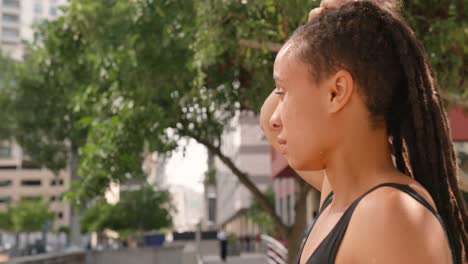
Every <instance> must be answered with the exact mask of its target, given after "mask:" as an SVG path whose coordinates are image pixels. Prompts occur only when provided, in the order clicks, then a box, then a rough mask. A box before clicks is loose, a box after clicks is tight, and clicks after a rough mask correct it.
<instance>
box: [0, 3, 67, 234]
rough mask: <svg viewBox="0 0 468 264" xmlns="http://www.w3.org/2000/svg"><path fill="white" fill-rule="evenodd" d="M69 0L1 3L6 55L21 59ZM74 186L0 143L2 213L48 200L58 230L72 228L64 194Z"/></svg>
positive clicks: (0, 38) (0, 43)
mask: <svg viewBox="0 0 468 264" xmlns="http://www.w3.org/2000/svg"><path fill="white" fill-rule="evenodd" d="M65 4H66V0H0V14H1V18H0V48H1V51H2V54H3V55H5V56H9V57H11V58H13V59H16V60H21V59H22V58H23V56H24V54H25V49H26V46H27V44H28V43H30V42H32V41H33V40H34V37H35V34H36V33H35V29H34V26H35V24H37V23H39V22H41V21H43V20H50V19H55V18H56V17H58V16H59V15H60V12H61V11H60V6H62V5H65ZM69 187H70V176H69V173H68V171H61V172H59V173H58V174H57V175H55V174H54V173H52V172H51V171H49V170H46V169H44V168H40V167H37V166H35V165H34V164H32V163H31V162H30V161H29V159H28V158H27V156H26V155H24V153H23V151H22V149H21V147H20V146H18V145H17V144H16V143H15V142H7V141H3V142H0V210H5V209H6V208H7V207H8V206H9V205H13V204H14V203H15V202H17V201H20V200H23V199H26V200H28V199H29V200H35V199H44V200H45V201H47V202H48V203H49V208H50V210H51V211H52V212H54V213H55V222H54V228H56V229H57V228H59V227H60V226H68V225H69V223H70V205H69V204H68V203H64V202H63V200H62V198H63V194H64V193H65V192H66V191H67V190H68V189H69Z"/></svg>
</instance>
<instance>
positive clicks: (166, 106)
mask: <svg viewBox="0 0 468 264" xmlns="http://www.w3.org/2000/svg"><path fill="white" fill-rule="evenodd" d="M319 4H320V1H318V0H316V1H313V0H308V1H306V0H255V1H253V0H193V1H189V0H187V1H183V0H68V1H67V0H0V14H1V18H0V47H1V51H2V52H1V53H2V56H1V57H0V60H1V61H0V230H1V235H0V252H1V260H3V261H8V260H10V261H16V262H15V263H52V261H54V262H53V263H113V264H117V263H175V264H178V263H180V264H189V263H198V264H199V263H220V258H219V237H220V236H219V234H220V232H219V230H221V229H222V230H224V231H225V232H227V253H228V263H244V264H248V263H265V262H267V263H291V261H292V257H294V256H295V255H296V253H297V251H298V245H299V244H298V243H300V242H301V241H302V240H301V239H302V236H303V234H304V230H305V229H306V227H307V226H310V224H312V223H313V221H314V220H315V216H316V213H317V211H318V202H319V198H320V196H319V193H318V192H317V191H316V190H314V189H312V188H311V187H309V186H307V185H306V184H305V182H304V181H302V180H301V179H300V178H299V177H298V175H296V173H295V172H294V171H293V170H292V169H291V168H290V167H289V166H288V165H287V163H286V161H285V160H284V159H283V158H282V157H281V155H279V154H278V153H276V152H275V151H274V150H273V149H272V148H271V147H270V145H269V144H268V142H267V141H266V139H265V137H264V136H263V133H262V131H261V129H260V127H259V119H258V113H259V109H260V107H261V105H262V103H263V101H264V99H265V98H266V97H267V96H268V94H270V93H271V91H272V90H273V89H274V84H273V80H272V66H273V61H274V58H275V54H276V52H277V51H278V50H279V48H280V47H281V44H282V43H283V42H284V41H285V40H286V39H287V37H288V36H289V35H290V34H291V33H292V32H293V31H294V29H295V28H296V27H297V26H299V25H301V24H303V23H305V22H306V21H307V14H308V13H309V11H310V10H311V9H312V8H314V7H316V6H318V5H319ZM401 4H402V10H403V13H404V16H405V17H406V19H407V20H408V22H409V23H410V24H411V25H412V27H413V29H414V30H415V31H416V33H417V34H418V37H419V39H420V40H421V41H422V42H423V44H424V46H425V48H426V49H427V52H428V55H429V57H430V60H431V63H432V65H433V67H434V71H435V74H436V76H437V78H438V81H439V84H440V95H441V97H442V98H443V99H444V101H445V106H446V111H447V113H448V115H449V118H450V126H451V133H452V139H453V142H454V145H455V148H456V151H457V155H458V158H459V165H460V179H459V180H460V186H461V189H462V190H463V191H464V196H465V198H467V197H468V112H467V110H468V86H467V80H466V77H467V76H468V27H467V15H468V10H467V6H468V3H467V1H464V0H460V1H452V0H425V1H416V0H412V1H404V2H402V3H401ZM221 237H222V236H221ZM41 261H50V262H41Z"/></svg>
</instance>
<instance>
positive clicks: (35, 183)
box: [21, 180, 41, 186]
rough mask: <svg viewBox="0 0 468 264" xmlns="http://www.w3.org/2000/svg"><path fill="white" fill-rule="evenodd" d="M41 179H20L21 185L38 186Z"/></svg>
mask: <svg viewBox="0 0 468 264" xmlns="http://www.w3.org/2000/svg"><path fill="white" fill-rule="evenodd" d="M40 185H41V180H22V181H21V186H40Z"/></svg>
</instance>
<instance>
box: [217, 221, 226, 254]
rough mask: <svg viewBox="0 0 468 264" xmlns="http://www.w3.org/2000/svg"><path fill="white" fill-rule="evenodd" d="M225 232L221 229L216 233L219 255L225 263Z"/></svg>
mask: <svg viewBox="0 0 468 264" xmlns="http://www.w3.org/2000/svg"><path fill="white" fill-rule="evenodd" d="M227 236H228V234H227V232H226V231H224V228H221V229H220V230H219V231H218V235H217V237H218V240H219V254H220V257H221V259H222V260H223V262H226V255H227Z"/></svg>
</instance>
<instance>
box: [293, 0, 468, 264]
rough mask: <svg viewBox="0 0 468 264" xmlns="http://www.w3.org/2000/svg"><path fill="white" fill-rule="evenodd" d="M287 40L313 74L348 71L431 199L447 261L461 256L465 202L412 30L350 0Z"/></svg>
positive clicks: (401, 164) (403, 165) (400, 163)
mask: <svg viewBox="0 0 468 264" xmlns="http://www.w3.org/2000/svg"><path fill="white" fill-rule="evenodd" d="M291 39H292V41H295V42H296V43H294V44H295V45H296V47H297V51H296V54H297V56H299V57H300V58H301V59H303V60H304V61H305V62H306V63H308V64H309V65H311V74H312V75H313V77H314V78H315V79H316V80H318V81H319V80H320V79H321V78H322V77H323V76H325V75H327V74H331V73H333V72H336V71H337V70H339V69H340V68H345V69H347V70H348V71H350V72H351V74H352V76H353V78H354V79H355V81H356V82H357V84H358V86H359V88H360V89H361V90H362V93H363V94H364V95H365V97H364V98H365V100H366V104H367V107H368V109H369V112H370V113H371V116H372V118H373V121H374V122H375V124H377V125H380V124H382V125H384V126H386V128H387V129H388V134H389V136H390V138H391V141H392V147H393V153H394V155H395V162H396V166H397V168H398V169H399V170H400V171H401V172H403V173H405V174H406V175H408V176H410V177H413V178H414V179H415V180H417V181H418V182H419V183H420V184H421V185H422V186H423V187H424V188H425V189H426V190H427V191H428V192H429V193H430V195H431V196H432V198H433V199H434V201H435V204H436V207H437V210H438V212H439V214H440V216H441V218H442V219H443V221H444V224H445V226H446V230H447V232H448V234H449V238H451V239H450V240H451V241H450V243H451V248H452V249H453V256H454V261H455V263H462V260H466V257H467V254H466V250H467V248H468V241H467V234H466V231H467V230H468V226H467V225H468V221H467V209H466V206H465V202H464V200H463V197H462V195H461V192H460V190H459V187H458V179H457V160H456V156H455V151H454V149H453V145H452V143H451V141H450V129H449V125H448V121H447V115H446V113H445V111H444V108H443V104H442V101H441V99H440V97H439V95H438V94H437V84H436V80H435V77H434V73H433V72H432V70H431V67H430V65H429V62H428V59H427V56H426V53H425V50H424V48H423V46H422V45H421V44H420V43H419V41H418V40H417V39H416V37H415V34H414V32H413V31H412V30H411V29H410V28H409V26H407V24H406V23H405V22H404V21H403V20H402V18H401V17H400V16H398V15H392V14H391V13H389V12H386V11H384V10H382V9H379V8H378V6H376V5H375V4H373V3H369V2H353V3H349V4H346V5H343V6H342V7H341V8H339V9H336V10H327V11H326V12H323V13H322V14H321V15H319V16H318V17H317V18H316V19H314V20H312V21H310V22H309V23H308V24H307V25H305V26H303V27H301V28H299V29H298V30H297V31H296V32H295V34H294V35H293V36H292V38H291ZM343 43H346V44H343Z"/></svg>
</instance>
